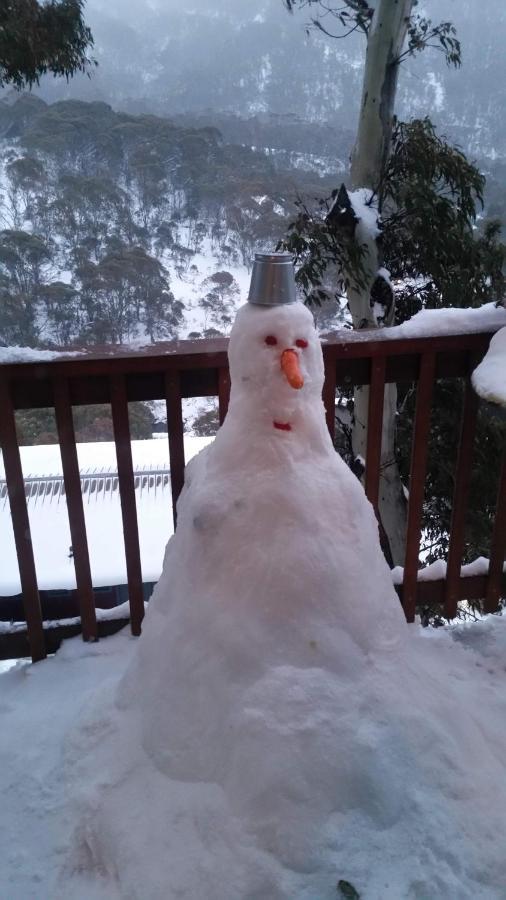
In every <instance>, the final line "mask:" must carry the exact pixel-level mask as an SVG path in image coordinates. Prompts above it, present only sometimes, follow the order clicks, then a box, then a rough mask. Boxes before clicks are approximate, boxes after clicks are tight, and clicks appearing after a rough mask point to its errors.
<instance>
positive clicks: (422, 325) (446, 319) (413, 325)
mask: <svg viewBox="0 0 506 900" xmlns="http://www.w3.org/2000/svg"><path fill="white" fill-rule="evenodd" d="M505 325H506V309H504V307H503V306H496V305H495V303H485V304H484V305H483V306H478V307H475V308H465V309H459V308H457V307H445V308H442V309H422V310H420V312H419V313H416V315H415V316H413V317H412V318H411V319H409V320H408V321H407V322H404V323H403V324H402V325H396V326H395V327H394V328H389V329H388V336H389V337H406V338H408V337H413V338H414V337H438V336H440V335H442V334H473V333H475V332H478V331H488V330H490V329H495V328H502V327H503V326H505Z"/></svg>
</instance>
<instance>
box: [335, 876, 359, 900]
mask: <svg viewBox="0 0 506 900" xmlns="http://www.w3.org/2000/svg"><path fill="white" fill-rule="evenodd" d="M337 892H338V894H339V896H341V897H344V900H360V894H359V892H358V891H357V890H356V889H355V888H354V887H353V885H352V884H350V882H349V881H344V880H343V879H341V880H340V881H339V882H338V884H337Z"/></svg>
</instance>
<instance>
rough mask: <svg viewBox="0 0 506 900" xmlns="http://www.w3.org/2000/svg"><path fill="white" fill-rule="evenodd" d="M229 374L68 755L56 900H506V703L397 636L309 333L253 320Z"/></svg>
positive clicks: (372, 527) (385, 578)
mask: <svg viewBox="0 0 506 900" xmlns="http://www.w3.org/2000/svg"><path fill="white" fill-rule="evenodd" d="M266 338H268V339H269V340H268V341H267V342H266ZM297 342H299V344H298V343H297ZM305 345H307V346H305ZM286 351H290V352H289V353H288V356H287V357H283V353H285V352H286ZM282 359H284V360H285V362H284V363H283V366H282V365H281V360H282ZM230 364H231V375H232V395H231V403H230V409H229V412H228V415H227V418H226V421H225V423H224V425H223V427H222V428H221V430H220V432H219V434H218V436H217V438H216V441H215V442H214V444H213V445H211V446H209V447H208V448H206V450H205V451H203V453H202V454H201V455H200V456H199V457H196V458H195V460H193V461H192V463H191V465H190V467H189V471H188V477H187V480H186V485H185V488H184V491H183V493H182V495H181V499H180V503H179V507H178V527H177V531H176V534H175V535H174V536H173V537H172V538H171V539H170V541H169V544H168V546H167V552H166V558H165V562H164V569H163V573H162V576H161V578H160V581H159V583H158V585H157V587H156V589H155V592H154V594H153V597H152V599H151V601H150V604H149V610H148V613H147V616H146V620H145V623H144V626H143V633H142V636H141V638H140V640H139V643H138V645H137V646H136V648H135V650H134V654H133V657H132V663H131V665H130V667H129V668H128V669H127V672H126V674H125V675H124V676H123V678H122V679H121V680H120V682H119V684H118V683H114V684H113V685H111V686H110V688H109V692H108V691H107V688H105V689H104V690H103V691H102V692H101V694H102V696H97V697H95V698H93V702H92V703H91V706H90V710H89V713H88V715H87V716H84V717H81V726H80V728H79V729H78V730H77V733H76V735H75V736H74V738H73V740H72V741H70V742H69V747H68V749H67V753H68V754H69V761H68V764H67V769H66V776H65V777H66V779H67V780H68V782H69V783H70V784H73V788H72V791H73V794H74V796H75V797H76V798H77V799H76V802H77V804H78V810H79V813H78V821H79V826H78V828H77V829H76V833H75V836H74V843H73V851H72V855H71V858H70V860H69V862H68V863H67V866H66V868H65V869H64V871H63V874H62V878H61V890H60V893H59V894H57V896H58V898H61V900H67V897H69V896H72V897H75V898H76V900H77V898H81V897H83V898H85V900H89V898H90V897H93V898H95V897H97V900H98V898H107V900H111V898H114V900H116V898H117V900H125V898H129V900H197V898H199V900H200V898H205V900H332V898H335V896H336V884H337V881H338V879H339V878H345V879H347V878H350V879H351V881H352V882H355V878H356V879H357V887H358V889H359V890H360V893H361V895H362V896H364V897H365V896H367V897H370V898H371V900H384V898H386V897H387V896H388V897H395V898H397V897H398V898H403V900H404V898H406V900H408V898H409V900H420V898H427V897H436V896H437V897H444V898H445V900H473V898H476V897H478V896H479V897H487V898H490V900H499V898H501V900H502V898H503V897H504V877H503V876H504V863H503V857H502V854H501V853H500V852H499V853H498V851H497V842H494V840H493V837H494V835H496V834H500V833H501V829H503V827H504V812H503V811H504V809H505V808H506V788H504V783H505V780H504V762H503V754H501V752H500V748H501V741H500V735H501V732H500V728H499V727H498V730H497V733H496V724H495V723H496V720H497V721H500V720H501V710H502V707H503V706H504V703H502V700H501V704H502V706H501V704H498V706H497V709H498V713H497V716H494V717H493V718H492V717H491V716H490V714H488V715H487V713H486V712H485V714H484V715H483V716H482V715H481V713H480V702H479V697H480V690H481V688H480V683H478V685H477V686H476V687H475V689H474V692H473V693H472V695H471V697H470V699H469V701H468V702H467V700H468V698H467V694H466V698H465V699H466V703H463V697H462V693H461V690H462V688H461V685H462V684H465V686H466V692H467V691H468V690H469V686H470V684H471V682H470V681H469V679H468V677H467V674H466V673H467V672H468V671H469V665H470V662H469V659H468V654H467V651H466V650H465V649H464V648H458V647H451V646H449V645H452V644H453V641H452V638H451V636H449V635H440V636H439V637H437V638H436V639H434V638H433V639H432V640H427V639H426V638H422V637H420V636H419V637H417V636H416V635H417V631H416V629H412V630H411V631H409V629H408V626H407V625H406V623H405V620H404V617H403V614H402V611H401V609H400V606H399V603H398V600H397V597H396V595H395V593H394V591H393V588H392V584H391V580H390V574H389V572H388V569H387V566H386V563H385V562H384V560H383V557H382V554H381V550H380V547H379V542H378V531H377V525H376V522H375V518H374V514H373V511H372V508H371V506H370V504H369V503H368V502H367V500H366V498H365V496H364V492H363V490H362V487H361V485H360V484H359V482H358V481H357V480H356V478H355V476H354V475H352V474H351V472H350V471H349V470H348V469H347V468H346V466H345V465H344V464H343V462H342V461H341V460H340V459H339V457H338V456H337V454H336V453H335V451H334V449H333V447H332V445H331V442H330V439H329V436H328V433H327V430H326V427H325V419H324V414H323V407H322V403H321V388H322V381H323V366H322V357H321V350H320V346H319V342H318V339H317V337H316V334H315V332H314V329H313V326H312V322H311V316H310V314H309V313H308V312H307V311H306V310H305V309H304V308H303V307H302V306H300V305H295V304H294V305H290V306H287V307H286V308H285V307H283V308H278V309H276V308H275V309H267V310H266V309H261V308H260V309H256V308H254V307H253V308H250V307H246V308H244V309H243V310H242V311H241V312H240V313H239V316H238V318H237V320H236V324H235V326H234V330H233V334H232V338H231V342H230ZM302 382H303V384H302ZM279 426H281V427H279ZM439 631H441V632H442V631H444V629H440V630H438V634H439ZM408 632H409V633H408ZM441 642H443V643H442V644H441ZM445 647H446V651H445V652H446V654H447V659H448V661H449V668H448V673H446V671H445V675H444V678H441V677H440V676H441V672H442V671H443V670H444V667H443V668H442V665H441V659H440V653H441V651H444V649H445ZM450 662H451V666H450ZM478 664H479V663H477V665H478ZM438 673H439V677H438ZM499 693H500V689H497V697H499ZM108 696H110V697H111V700H110V701H109V700H108ZM112 698H114V699H112ZM467 707H469V708H467ZM493 708H494V707H493ZM470 710H472V714H470ZM72 748H73V750H72ZM477 759H478V760H480V763H481V765H480V766H478V767H477V766H476V760H477ZM81 792H83V794H84V800H81V799H80V797H81ZM482 808H483V809H486V819H485V814H484V813H483V812H480V810H481V809H482ZM476 811H478V817H479V819H480V821H485V820H486V821H487V823H488V828H489V834H490V835H491V836H492V837H491V838H490V839H489V840H487V841H486V842H482V843H481V844H480V845H479V847H478V848H476V847H475V846H474V845H475V834H476V832H475V825H474V813H475V812H476ZM494 848H495V849H494ZM70 876H71V877H72V878H73V879H75V878H78V879H83V883H82V890H81V881H80V880H79V881H78V887H79V889H78V887H76V882H75V880H74V881H72V882H69V877H70ZM69 883H70V884H71V885H72V887H71V888H70V889H69ZM485 884H487V885H488V884H490V885H491V890H490V891H489V892H487V890H486V889H485V890H483V887H484V885H485ZM92 885H93V887H94V888H97V891H98V893H96V894H95V893H93V892H91V890H90V888H91V886H92ZM51 895H52V896H53V894H51Z"/></svg>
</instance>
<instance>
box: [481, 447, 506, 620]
mask: <svg viewBox="0 0 506 900" xmlns="http://www.w3.org/2000/svg"><path fill="white" fill-rule="evenodd" d="M505 557H506V444H505V447H504V451H503V458H502V466H501V474H500V476H499V488H498V491H497V506H496V511H495V520H494V530H493V533H492V541H491V545H490V564H489V569H488V579H487V593H486V596H485V612H486V613H491V612H495V611H496V609H497V608H498V605H499V599H500V597H501V595H502V586H503V566H504V560H505Z"/></svg>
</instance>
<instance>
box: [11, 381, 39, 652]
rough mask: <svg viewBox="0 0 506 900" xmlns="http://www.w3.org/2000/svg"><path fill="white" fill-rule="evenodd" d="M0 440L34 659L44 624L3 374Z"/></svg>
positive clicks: (18, 454)
mask: <svg viewBox="0 0 506 900" xmlns="http://www.w3.org/2000/svg"><path fill="white" fill-rule="evenodd" d="M0 441H1V444H2V450H3V460H4V467H5V477H6V481H7V491H8V495H9V503H10V509H11V518H12V529H13V532H14V541H15V544H16V552H17V555H18V565H19V577H20V581H21V591H22V596H23V608H24V611H25V618H26V627H27V633H28V643H29V645H30V652H31V654H32V660H33V662H38V661H39V660H41V659H45V657H46V645H45V641H44V626H43V623H42V611H41V608H40V597H39V589H38V586H37V574H36V571H35V560H34V556H33V546H32V536H31V533H30V521H29V518H28V508H27V505H26V496H25V483H24V479H23V470H22V467H21V456H20V453H19V446H18V438H17V434H16V420H15V418H14V409H13V406H12V400H11V394H10V389H9V384H8V382H7V381H5V380H4V379H3V378H2V379H0Z"/></svg>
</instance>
